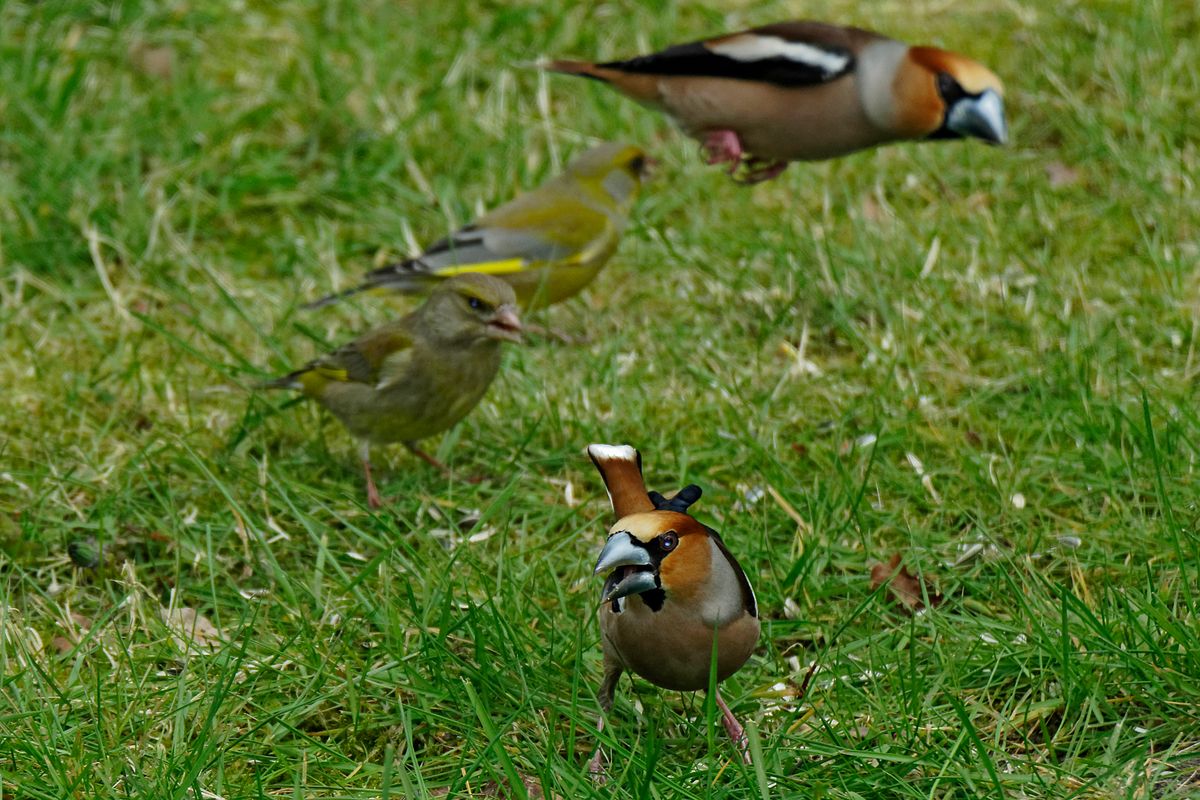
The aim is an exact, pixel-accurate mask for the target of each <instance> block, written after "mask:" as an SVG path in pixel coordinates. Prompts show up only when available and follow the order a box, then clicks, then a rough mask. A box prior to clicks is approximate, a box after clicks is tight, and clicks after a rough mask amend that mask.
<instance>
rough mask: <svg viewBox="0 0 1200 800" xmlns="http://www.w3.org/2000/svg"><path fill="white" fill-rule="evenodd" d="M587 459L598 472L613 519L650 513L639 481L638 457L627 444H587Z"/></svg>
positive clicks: (651, 506)
mask: <svg viewBox="0 0 1200 800" xmlns="http://www.w3.org/2000/svg"><path fill="white" fill-rule="evenodd" d="M587 452H588V456H590V457H591V459H592V463H593V464H595V465H596V469H598V470H599V471H600V477H601V478H603V479H604V487H605V488H606V489H608V497H609V500H611V501H612V507H613V511H615V512H616V514H617V517H618V518H620V517H624V516H627V515H629V514H635V513H637V512H639V511H653V510H654V504H653V503H651V502H650V497H649V495H647V493H646V483H645V481H643V480H642V455H641V453H639V452H638V451H637V450H634V449H633V448H632V447H630V446H629V445H627V444H620V445H613V444H590V445H588V449H587Z"/></svg>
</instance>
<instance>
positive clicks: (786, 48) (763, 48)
mask: <svg viewBox="0 0 1200 800" xmlns="http://www.w3.org/2000/svg"><path fill="white" fill-rule="evenodd" d="M706 46H707V47H708V49H709V50H711V51H712V52H714V53H716V54H717V55H721V56H725V57H727V58H732V59H734V60H735V61H766V60H767V59H769V58H786V59H787V60H788V61H794V62H796V63H797V64H807V65H808V66H810V67H814V68H816V69H819V70H821V71H822V72H824V73H826V74H827V75H832V74H834V73H837V72H841V71H842V70H843V69H845V68H846V64H848V63H849V61H850V57H849V56H847V55H842V54H841V53H831V52H829V51H828V50H822V49H821V48H820V47H817V46H816V45H811V44H805V43H804V42H789V41H787V40H786V39H781V38H779V37H778V36H759V35H758V34H746V35H744V36H737V37H734V38H732V39H726V40H725V41H723V42H717V43H715V44H709V45H706Z"/></svg>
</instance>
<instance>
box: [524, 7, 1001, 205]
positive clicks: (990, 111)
mask: <svg viewBox="0 0 1200 800" xmlns="http://www.w3.org/2000/svg"><path fill="white" fill-rule="evenodd" d="M544 66H545V68H547V69H550V70H553V71H555V72H564V73H568V74H571V75H583V76H585V77H588V78H594V79H596V80H599V81H602V82H604V83H608V84H610V85H612V86H613V87H614V88H616V90H617V91H619V92H621V93H622V94H625V95H628V96H629V97H632V98H633V99H634V100H637V101H638V102H640V103H642V104H644V105H647V106H650V107H651V108H656V109H659V110H661V111H664V112H666V113H667V114H668V115H669V116H671V117H672V118H673V119H674V120H675V121H676V122H677V123H678V124H679V125H680V127H682V128H683V130H684V132H685V133H687V134H688V135H689V136H691V137H693V138H695V139H697V140H698V141H700V142H701V145H702V148H703V150H704V153H705V155H706V156H707V159H708V163H710V164H725V163H727V164H729V165H730V167H729V172H730V174H731V175H735V177H736V178H738V179H739V180H741V181H743V182H746V183H757V182H758V181H764V180H769V179H770V178H773V177H775V176H776V175H778V174H779V173H780V172H782V171H783V170H784V169H785V168H786V167H787V162H789V161H818V160H821V159H826V158H833V157H835V156H843V155H846V154H847V153H853V152H855V151H856V150H863V149H865V148H868V147H874V146H875V145H879V144H884V143H885V142H894V141H898V140H901V139H960V138H965V137H975V138H979V139H983V140H984V141H986V142H990V143H992V144H1004V142H1005V141H1006V140H1007V138H1008V129H1007V125H1006V123H1005V120H1004V101H1003V100H1002V96H1003V94H1004V89H1003V87H1002V85H1001V83H1000V79H999V78H997V77H996V76H995V75H994V74H993V73H992V72H991V70H989V69H988V68H987V67H985V66H983V65H982V64H980V63H978V62H976V61H972V60H971V59H969V58H967V57H965V56H961V55H958V54H957V53H951V52H949V51H946V50H939V49H937V48H934V47H910V46H908V45H906V44H904V43H903V42H898V41H896V40H895V39H889V38H887V37H886V36H882V35H880V34H878V33H874V32H872V31H867V30H863V29H861V28H850V27H844V26H841V25H829V24H826V23H822V22H780V23H776V24H774V25H766V26H764V27H761V28H753V29H751V30H747V31H742V32H740V33H732V34H729V35H726V36H720V37H717V38H715V39H706V40H703V41H699V42H693V43H691V44H681V45H676V46H674V47H668V48H667V49H666V50H661V51H659V52H657V53H650V54H649V55H644V56H637V57H635V58H631V59H628V60H625V61H610V62H607V63H603V64H594V63H591V62H588V61H551V62H549V63H547V64H545V65H544Z"/></svg>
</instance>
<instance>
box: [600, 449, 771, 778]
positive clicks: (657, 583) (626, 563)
mask: <svg viewBox="0 0 1200 800" xmlns="http://www.w3.org/2000/svg"><path fill="white" fill-rule="evenodd" d="M588 455H589V456H591V459H592V461H593V462H594V463H595V465H596V468H597V469H598V470H600V476H601V477H602V478H604V485H605V487H606V488H607V489H608V496H609V499H610V500H611V501H612V507H613V511H614V512H616V515H617V517H618V519H617V522H616V524H614V525H613V526H612V528H610V529H609V534H608V541H607V542H606V543H605V545H604V549H603V550H602V551H601V552H600V557H599V559H598V560H597V561H596V569H595V574H601V573H604V574H606V575H607V576H608V577H607V578H606V579H605V581H604V590H603V593H602V595H601V598H600V599H601V603H602V605H601V607H600V611H599V614H598V616H599V619H600V634H601V644H602V647H603V649H604V680H603V682H602V683H601V685H600V692H599V701H600V708H601V709H602V710H603V711H604V713H605V714H607V713H608V711H609V709H610V708H612V703H613V692H614V690H615V689H616V687H617V680H618V679H619V678H620V677H621V673H622V672H624V671H625V670H629V671H631V672H634V673H636V674H638V675H640V676H642V677H643V678H645V679H646V680H648V681H650V682H651V683H653V684H655V685H656V686H661V687H662V688H664V689H674V690H676V691H682V692H691V691H696V690H697V689H707V688H708V687H709V681H710V677H715V678H716V680H717V681H722V680H725V679H726V678H728V677H729V676H730V675H732V674H733V673H735V672H737V671H738V670H739V669H741V667H742V665H743V664H745V663H746V660H747V659H748V658H750V654H751V653H752V652H754V646H755V644H756V643H757V642H758V630H759V624H758V606H757V604H756V602H755V599H754V590H753V589H752V588H750V581H749V579H748V578H747V577H746V573H745V572H744V571H743V570H742V568H741V566H740V565H739V564H738V562H737V559H736V558H734V557H733V554H732V553H730V552H729V550H728V548H726V547H725V543H724V542H723V541H721V537H720V535H718V534H717V532H716V531H714V530H713V529H712V528H709V527H707V526H706V525H702V524H701V523H699V522H697V521H696V520H695V519H694V518H693V517H692V516H691V515H690V514H688V513H687V510H688V506H690V505H691V504H692V503H694V502H695V501H696V500H697V499H699V497H700V489H699V487H697V486H688V487H687V488H685V489H683V490H681V491H680V492H679V493H678V494H676V495H675V497H673V498H671V499H670V500H668V499H666V498H664V497H663V496H662V495H660V494H658V493H657V492H651V493H647V492H646V485H645V483H643V481H642V462H641V456H640V455H639V454H638V452H637V451H636V450H634V449H633V448H632V447H630V446H628V445H606V444H593V445H590V446H589V447H588ZM714 639H715V641H714ZM714 645H715V647H716V675H715V676H711V675H710V673H711V670H712V664H713V648H714ZM714 699H715V700H716V703H717V706H718V707H719V708H720V709H721V714H722V718H723V721H724V723H725V729H726V730H727V731H728V732H729V736H730V738H731V739H733V741H734V742H735V743H736V744H737V745H738V748H739V749H740V750H741V754H742V757H743V758H744V759H746V760H747V762H748V761H749V754H748V751H747V749H746V737H745V732H744V730H743V729H742V726H741V725H740V724H739V723H738V721H737V719H736V718H735V717H734V716H733V712H731V711H730V710H729V706H727V705H725V701H724V700H723V699H722V698H721V693H720V692H719V691H718V692H716V694H715V696H714ZM603 728H604V719H603V717H601V720H600V729H601V730H603ZM590 769H591V771H592V773H593V774H601V773H602V772H603V767H602V765H601V754H600V749H599V748H597V749H596V755H595V756H594V757H593V758H592V761H591V764H590Z"/></svg>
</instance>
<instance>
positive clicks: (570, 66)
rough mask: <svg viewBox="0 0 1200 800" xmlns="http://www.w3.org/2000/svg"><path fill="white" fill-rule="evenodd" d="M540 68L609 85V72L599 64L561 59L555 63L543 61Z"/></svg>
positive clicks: (554, 61)
mask: <svg viewBox="0 0 1200 800" xmlns="http://www.w3.org/2000/svg"><path fill="white" fill-rule="evenodd" d="M539 66H540V67H541V68H542V69H545V70H549V71H550V72H561V73H563V74H564V75H580V76H582V77H584V78H591V79H592V80H596V81H603V82H604V83H608V82H609V80H610V77H609V75H608V74H607V73H608V72H609V70H606V69H604V68H603V67H601V66H599V65H598V64H593V63H592V62H591V61H572V60H570V59H561V58H560V59H554V60H553V61H543V62H542V63H541V64H539Z"/></svg>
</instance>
